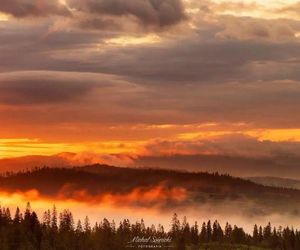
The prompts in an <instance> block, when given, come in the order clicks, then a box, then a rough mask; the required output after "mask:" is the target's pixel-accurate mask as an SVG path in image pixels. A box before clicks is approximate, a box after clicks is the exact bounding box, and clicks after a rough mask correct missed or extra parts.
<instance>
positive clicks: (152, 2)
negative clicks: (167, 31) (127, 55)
mask: <svg viewBox="0 0 300 250" xmlns="http://www.w3.org/2000/svg"><path fill="white" fill-rule="evenodd" d="M68 3H69V5H70V7H72V8H75V9H77V10H78V11H82V12H85V13H91V14H97V15H110V16H116V17H119V16H129V17H130V16H132V17H135V18H136V19H137V20H138V21H139V22H141V23H142V24H143V25H146V26H147V25H150V26H152V25H153V26H159V27H163V26H170V25H174V24H177V23H179V22H180V21H182V20H184V19H185V18H186V16H185V12H184V6H183V3H182V2H181V0H143V1H141V0H84V1H81V0H69V1H68Z"/></svg>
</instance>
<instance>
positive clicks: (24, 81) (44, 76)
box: [0, 72, 94, 105]
mask: <svg viewBox="0 0 300 250" xmlns="http://www.w3.org/2000/svg"><path fill="white" fill-rule="evenodd" d="M57 75H59V73H56V75H54V74H51V73H49V72H48V73H47V72H36V73H34V72H31V73H30V72H27V73H22V72H21V73H20V72H15V73H11V74H0V104H6V105H35V104H56V103H64V102H70V101H74V100H78V99H79V98H82V97H85V96H86V95H87V94H88V93H89V92H90V91H91V90H92V89H93V87H94V86H93V85H92V84H90V83H88V82H87V83H84V82H80V81H76V79H75V78H70V77H65V76H63V75H61V76H60V77H57Z"/></svg>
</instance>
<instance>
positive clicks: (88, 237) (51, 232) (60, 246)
mask: <svg viewBox="0 0 300 250" xmlns="http://www.w3.org/2000/svg"><path fill="white" fill-rule="evenodd" d="M135 237H139V238H156V239H167V238H169V239H171V243H170V244H169V245H164V244H161V245H160V246H162V249H167V247H170V246H171V247H172V248H173V249H179V250H184V249H199V247H201V246H203V247H204V248H202V249H217V248H210V246H212V245H214V244H215V245H216V244H217V245H219V246H220V248H218V249H225V248H224V247H222V246H235V245H239V246H242V245H244V246H246V247H250V246H257V247H263V249H282V250H294V249H295V250H299V249H300V231H298V230H294V229H293V228H289V227H286V228H282V227H279V228H275V227H272V226H271V224H270V223H269V224H268V225H266V226H265V227H261V226H257V225H255V226H254V229H253V233H252V234H247V233H246V232H245V231H244V230H243V228H240V227H237V226H235V225H234V226H231V225H230V224H229V223H227V224H226V225H225V227H224V228H222V227H221V226H220V224H219V223H218V221H214V222H212V221H208V222H204V223H203V224H202V225H198V224H197V222H195V223H194V224H193V225H190V224H189V223H188V221H187V219H186V217H184V218H183V220H182V221H180V220H179V219H178V216H177V215H176V214H174V216H173V218H172V222H171V228H170V230H169V231H165V229H164V227H163V226H162V225H158V226H157V227H155V226H154V225H152V226H150V227H147V226H145V223H144V221H143V220H141V221H139V222H136V223H134V224H132V223H130V221H129V220H127V219H125V220H123V221H122V222H120V223H119V224H118V225H116V223H115V222H114V221H108V220H107V219H103V220H102V221H101V222H97V223H96V224H95V225H94V226H91V223H90V221H89V219H88V217H86V218H85V219H84V221H80V220H79V221H78V222H77V223H75V222H74V219H73V215H72V213H71V212H70V211H69V210H64V211H63V212H61V213H58V212H57V210H56V208H55V207H53V209H52V211H50V210H48V211H46V212H45V213H44V215H43V218H42V220H41V221H40V220H39V219H38V216H37V214H36V213H35V212H34V211H32V210H31V208H30V205H29V204H28V205H27V208H26V210H25V212H24V213H21V211H20V210H19V208H17V209H16V212H15V214H14V215H11V212H10V210H9V209H8V208H0V249H1V250H39V249H41V250H94V249H95V250H96V249H97V250H98V249H99V250H122V249H128V242H130V241H132V239H134V238H135ZM134 246H135V247H136V248H139V249H143V245H142V247H141V246H140V245H134ZM168 249H169V248H168ZM226 249H227V248H226ZM228 249H235V248H228ZM245 249H250V248H245Z"/></svg>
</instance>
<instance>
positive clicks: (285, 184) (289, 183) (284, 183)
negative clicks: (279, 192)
mask: <svg viewBox="0 0 300 250" xmlns="http://www.w3.org/2000/svg"><path fill="white" fill-rule="evenodd" d="M247 179H248V180H250V181H253V182H255V183H258V184H262V185H264V186H271V187H282V188H293V189H299V190H300V180H295V179H288V178H279V177H271V176H266V177H259V176H257V177H249V178H247Z"/></svg>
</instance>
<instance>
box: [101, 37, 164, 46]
mask: <svg viewBox="0 0 300 250" xmlns="http://www.w3.org/2000/svg"><path fill="white" fill-rule="evenodd" d="M159 42H161V38H160V37H159V36H158V35H155V34H149V35H146V36H141V37H136V36H120V37H116V38H110V39H107V40H105V43H106V44H108V45H114V46H135V45H147V44H153V43H159Z"/></svg>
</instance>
